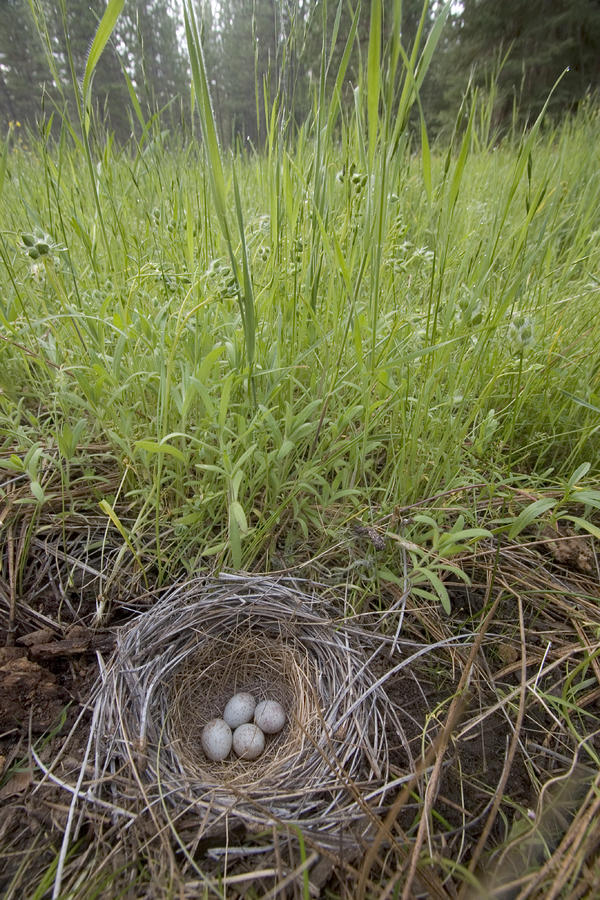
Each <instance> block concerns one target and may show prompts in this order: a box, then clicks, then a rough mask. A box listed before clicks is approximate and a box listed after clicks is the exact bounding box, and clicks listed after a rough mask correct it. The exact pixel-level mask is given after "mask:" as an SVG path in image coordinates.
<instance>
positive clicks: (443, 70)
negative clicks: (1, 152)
mask: <svg viewBox="0 0 600 900" xmlns="http://www.w3.org/2000/svg"><path fill="white" fill-rule="evenodd" d="M357 6H358V4H356V3H350V2H342V3H341V4H338V2H334V0H329V3H327V2H325V0H198V2H197V13H198V17H199V21H200V22H201V28H202V36H203V46H204V53H205V57H206V64H207V70H208V74H209V78H210V82H211V87H212V94H213V103H214V107H215V115H216V119H217V127H218V129H219V131H220V136H221V139H222V141H223V142H224V143H225V144H230V143H231V142H232V141H235V140H238V139H241V141H242V144H243V145H245V146H246V147H250V146H253V147H260V146H261V144H262V142H263V141H264V139H265V138H266V132H267V123H266V117H265V114H264V110H265V109H267V110H272V109H273V103H274V101H275V100H276V101H277V103H276V107H277V109H278V110H279V113H280V116H281V121H280V123H279V125H280V127H281V125H282V124H283V125H284V126H285V127H286V128H287V129H289V131H290V133H291V134H292V135H293V133H294V132H295V131H296V129H297V128H299V127H300V126H301V124H302V122H304V121H305V120H306V118H307V116H308V115H309V113H310V111H311V109H312V108H313V105H314V104H315V103H316V98H317V96H318V87H319V82H320V76H321V73H320V60H321V58H322V53H321V50H322V47H323V46H325V47H326V48H327V51H328V58H329V60H330V62H329V71H328V73H327V74H328V76H329V78H330V80H331V87H333V80H334V79H335V74H336V73H337V71H338V64H339V61H340V59H341V55H342V53H343V51H344V44H345V38H346V36H347V34H348V32H349V30H350V27H351V22H352V16H353V13H354V8H355V7H357ZM370 6H371V3H370V0H364V2H363V3H362V5H361V8H360V13H359V21H358V40H357V41H356V42H355V45H354V48H353V56H352V59H351V61H350V65H349V66H348V69H347V76H346V83H345V94H344V98H343V99H344V103H345V105H346V108H347V109H349V108H350V107H351V106H352V104H353V89H354V87H355V86H356V84H357V82H358V77H359V75H358V73H359V71H360V66H361V61H364V60H365V59H366V53H367V44H368V35H369V20H370ZM392 6H393V4H392V3H391V2H390V3H384V4H383V8H384V10H383V11H384V23H383V25H384V27H383V31H382V36H383V39H384V40H385V34H386V27H385V25H386V22H385V18H386V12H387V13H388V15H390V16H391V10H392ZM440 6H441V4H440V3H437V2H435V0H434V2H432V3H431V4H430V5H429V10H428V12H427V14H426V18H425V21H424V31H425V32H427V30H428V29H429V28H430V27H431V25H432V23H433V21H434V20H435V16H436V13H437V12H438V9H439V7H440ZM422 7H423V4H422V0H404V2H403V4H402V16H403V45H404V48H405V50H406V51H407V53H410V49H411V46H412V43H413V41H414V39H415V35H416V33H417V29H418V27H419V22H420V19H421V13H422ZM104 8H105V4H104V2H103V0H0V127H2V130H5V128H6V126H7V125H8V123H10V122H12V123H19V124H20V125H21V126H30V127H32V128H36V127H37V125H39V123H40V122H41V121H42V119H44V118H48V117H49V116H50V114H51V113H52V111H53V110H55V109H60V110H63V109H64V106H65V105H67V106H69V105H72V103H73V98H72V97H71V98H70V97H69V96H68V93H65V90H66V89H65V87H64V85H67V84H69V83H72V78H71V74H72V73H74V74H75V75H76V77H81V76H82V73H83V71H84V69H85V61H86V57H87V53H88V49H89V46H90V41H91V39H92V38H93V36H94V33H95V31H96V28H97V24H98V22H99V20H100V18H101V16H102V13H103V12H104ZM40 30H41V34H42V36H43V39H42V37H41V36H40ZM65 34H68V35H69V43H67V41H66V39H65ZM44 41H45V42H46V48H44V46H43V42H44ZM47 50H51V51H52V55H53V57H54V60H55V62H56V66H57V68H56V70H55V72H54V73H52V72H51V71H50V69H49V67H48V61H47V60H48V54H47V52H46V51H47ZM61 69H62V71H61ZM561 73H564V75H563V77H562V79H561V81H560V84H559V85H558V87H557V88H556V90H555V91H554V93H553V95H552V98H551V102H550V106H549V111H548V112H549V116H550V117H551V118H554V119H557V118H558V117H560V116H561V115H562V114H563V113H564V112H566V111H571V110H573V109H574V108H575V107H576V106H577V105H578V104H579V103H580V102H581V100H582V99H583V98H584V97H585V96H586V95H587V94H589V93H592V92H594V91H596V90H597V88H598V85H599V83H600V2H598V0H504V2H502V3H499V2H497V0H464V2H461V3H458V2H457V3H456V4H455V5H454V6H453V9H452V12H451V15H450V17H449V22H448V25H447V27H446V28H445V30H444V35H443V39H442V41H441V45H440V46H439V47H438V50H437V52H436V54H435V58H434V60H433V63H432V65H431V67H430V70H429V72H428V76H427V79H426V81H425V84H424V86H423V89H422V91H421V103H422V106H423V110H424V113H425V119H426V121H427V124H428V128H429V130H430V133H431V134H432V135H434V136H435V135H439V134H442V135H443V134H444V133H445V132H447V131H450V129H451V128H452V127H453V125H454V123H455V121H456V112H457V109H458V107H459V106H460V102H461V98H462V97H463V96H464V94H465V91H466V90H467V89H468V88H469V87H471V88H472V89H478V90H480V91H481V90H483V91H484V92H485V91H487V92H489V93H493V96H492V97H491V99H492V101H493V103H492V105H493V117H494V120H493V125H494V127H495V128H496V129H497V130H498V133H502V132H505V131H507V130H509V129H510V128H511V127H516V126H518V127H521V126H522V124H523V122H524V121H527V120H528V119H531V118H532V117H535V116H536V115H537V113H539V111H540V110H541V108H542V106H543V104H544V102H545V101H546V99H547V97H548V95H549V93H550V91H551V89H552V87H553V85H554V84H555V82H556V81H557V79H558V78H559V76H560V75H561ZM94 93H95V100H96V103H97V106H98V109H99V111H100V114H101V119H103V120H104V121H105V124H106V125H107V127H108V130H109V131H110V132H113V133H114V135H115V137H116V139H117V140H118V141H119V142H124V141H126V140H127V139H128V138H129V137H130V136H131V135H132V134H134V133H135V131H136V128H137V127H138V121H139V120H140V117H138V116H136V112H135V106H136V101H137V102H138V103H139V110H140V112H141V113H142V116H143V117H144V118H145V119H147V118H148V116H149V115H155V114H157V113H160V116H161V122H162V123H164V124H163V127H166V128H171V129H175V130H178V131H180V132H181V133H182V135H183V137H184V138H185V137H186V136H189V134H190V129H193V127H194V120H193V117H192V116H191V113H190V102H191V96H190V76H189V70H188V62H187V53H186V49H185V40H184V37H183V22H182V11H181V7H180V4H179V3H178V2H177V0H126V2H125V7H124V10H123V13H122V15H121V16H120V18H119V21H118V24H117V27H116V29H115V31H114V33H113V35H112V40H111V45H110V46H109V47H108V48H107V50H106V52H105V53H104V54H103V56H102V58H101V60H100V62H99V65H98V67H97V70H96V73H95V81H94ZM57 118H59V117H57Z"/></svg>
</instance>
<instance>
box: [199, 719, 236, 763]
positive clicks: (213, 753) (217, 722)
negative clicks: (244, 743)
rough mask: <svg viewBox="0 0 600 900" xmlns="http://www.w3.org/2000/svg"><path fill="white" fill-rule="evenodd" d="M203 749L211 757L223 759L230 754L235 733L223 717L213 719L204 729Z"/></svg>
mask: <svg viewBox="0 0 600 900" xmlns="http://www.w3.org/2000/svg"><path fill="white" fill-rule="evenodd" d="M201 741H202V749H203V750H204V752H205V753H206V755H207V756H208V758H209V759H213V760H221V759H225V757H226V756H229V751H230V750H231V744H232V742H233V735H232V734H231V728H230V727H229V725H228V724H227V722H224V721H223V719H211V721H210V722H208V723H207V724H206V725H205V726H204V728H203V729H202V737H201Z"/></svg>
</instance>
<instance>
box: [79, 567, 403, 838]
mask: <svg viewBox="0 0 600 900" xmlns="http://www.w3.org/2000/svg"><path fill="white" fill-rule="evenodd" d="M370 642H371V647H370V648H369V647H368V643H369V639H368V635H366V634H365V633H363V632H360V631H359V630H358V629H352V628H349V627H347V626H346V625H344V624H343V623H342V622H341V621H339V620H337V619H336V618H335V617H334V616H333V615H332V613H331V610H329V609H328V608H327V607H326V605H325V604H324V603H323V602H322V601H320V600H319V598H318V595H317V593H316V590H315V588H314V587H311V586H310V585H308V584H298V582H295V581H292V580H291V579H286V578H276V577H261V578H251V577H241V576H222V577H221V578H219V579H218V580H208V581H207V580H198V581H195V582H191V583H188V584H185V585H182V586H179V587H176V588H174V589H173V590H171V591H169V592H168V593H167V594H166V596H164V597H163V599H162V600H161V601H160V602H159V603H158V604H157V605H156V606H155V607H154V608H153V609H151V610H150V611H149V612H146V613H144V614H142V615H141V616H139V617H138V618H137V619H135V620H134V621H133V623H131V624H130V625H128V626H127V627H126V628H125V629H124V630H123V631H122V632H121V633H120V635H119V638H118V645H117V650H116V653H115V655H114V658H113V660H112V661H111V663H110V665H109V666H108V667H107V669H106V671H105V673H104V680H103V686H102V689H101V691H100V695H99V699H98V702H97V705H96V720H97V728H96V736H97V740H96V754H97V759H96V768H97V772H98V774H99V775H102V774H106V773H108V772H112V773H115V774H116V773H119V774H118V777H119V778H120V780H121V784H120V787H119V799H118V802H119V805H122V803H123V797H127V796H134V795H135V794H136V793H138V794H139V791H137V792H136V790H135V789H134V787H132V786H134V784H135V782H136V781H137V782H139V784H141V786H142V788H143V795H144V796H145V802H146V804H147V805H148V808H152V809H153V810H157V809H163V810H164V811H165V812H166V813H167V818H168V820H169V822H171V823H172V821H173V817H174V816H175V817H176V816H177V811H179V813H180V814H183V813H184V812H189V811H191V810H193V811H195V812H197V813H198V815H199V817H200V820H201V821H202V822H203V823H204V824H203V828H202V833H203V834H205V833H206V834H207V833H209V832H210V829H211V827H212V826H213V825H215V824H217V823H219V822H220V821H222V820H223V818H227V819H229V818H231V817H233V818H234V819H236V820H238V821H241V822H243V823H244V825H245V827H246V828H250V829H252V830H254V829H261V828H264V827H265V826H267V825H273V824H274V823H275V824H277V823H279V824H282V823H284V824H287V825H292V826H294V825H297V826H300V825H302V827H303V829H310V830H313V831H314V833H315V834H317V833H318V835H319V841H320V842H322V843H324V844H326V843H328V842H332V843H334V844H335V846H339V843H340V840H341V839H343V836H344V835H348V834H349V833H350V832H351V831H352V829H353V828H354V829H358V833H359V834H362V833H364V831H365V829H367V828H368V825H369V821H370V817H371V816H372V810H376V809H377V808H378V806H379V804H380V803H382V802H383V800H384V798H385V795H386V792H387V791H388V790H389V789H391V788H393V787H394V786H396V785H397V783H398V779H397V778H394V777H392V776H391V775H390V771H389V762H388V747H387V737H386V735H387V734H389V733H390V729H391V732H392V733H394V732H395V733H396V734H398V735H401V732H402V728H401V725H400V722H399V720H398V717H397V714H396V712H395V711H394V709H393V707H392V705H391V704H390V703H389V701H388V698H387V695H386V693H385V689H384V685H383V681H384V679H383V680H381V679H380V680H379V681H378V679H377V678H376V677H375V675H374V674H373V672H372V669H371V663H372V661H373V659H374V658H375V657H376V656H377V655H378V653H379V649H380V648H381V643H380V642H379V645H378V646H377V643H375V644H374V642H373V640H372V639H371V641H370ZM240 690H247V691H251V692H252V693H253V694H254V695H255V696H256V698H257V699H265V698H271V699H277V700H279V701H280V702H281V703H282V704H283V706H284V708H285V710H286V714H287V722H286V725H285V727H284V729H283V731H282V732H280V734H278V735H275V736H272V737H270V738H268V741H267V746H266V749H265V752H264V754H263V755H262V756H261V757H260V758H259V759H258V760H256V761H253V762H246V761H243V760H241V759H235V758H233V757H230V758H228V759H227V760H225V761H222V762H211V761H209V760H208V759H207V758H206V757H205V756H204V754H203V752H202V749H201V744H200V734H201V731H202V728H203V726H204V725H205V724H206V722H207V721H209V720H210V719H212V718H214V717H216V716H220V715H222V712H223V708H224V706H225V703H226V702H227V700H228V699H229V698H230V697H231V696H232V695H233V694H234V693H236V692H238V691H240ZM123 782H124V783H123ZM128 782H129V786H128V784H127V783H128ZM113 783H115V782H113ZM367 797H369V798H373V797H374V798H375V800H374V802H372V803H370V804H369V805H367V804H366V798H367ZM355 836H356V835H355Z"/></svg>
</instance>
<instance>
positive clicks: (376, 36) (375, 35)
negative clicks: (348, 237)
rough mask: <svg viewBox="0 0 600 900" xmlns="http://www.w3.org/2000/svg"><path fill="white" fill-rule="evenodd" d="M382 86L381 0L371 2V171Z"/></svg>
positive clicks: (369, 82)
mask: <svg viewBox="0 0 600 900" xmlns="http://www.w3.org/2000/svg"><path fill="white" fill-rule="evenodd" d="M380 86H381V0H372V2H371V22H370V26H369V56H368V62H367V121H368V124H369V171H371V169H372V168H373V159H374V157H375V147H376V144H377V132H378V129H379V91H380Z"/></svg>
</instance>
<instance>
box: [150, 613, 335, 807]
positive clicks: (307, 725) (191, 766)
mask: <svg viewBox="0 0 600 900" xmlns="http://www.w3.org/2000/svg"><path fill="white" fill-rule="evenodd" d="M317 677H318V675H317V672H316V668H315V664H314V662H311V660H310V658H309V656H308V654H307V653H306V651H304V652H302V651H301V649H300V648H299V647H295V646H289V645H287V644H286V643H285V642H284V641H283V640H282V639H281V637H280V636H276V635H275V636H273V637H272V638H267V637H264V636H261V635H259V634H256V633H254V632H253V631H252V630H251V629H247V630H246V631H245V632H242V633H240V634H235V635H233V636H232V637H231V638H229V639H227V640H223V641H209V642H207V643H206V644H204V645H203V644H201V645H200V648H199V649H198V650H197V651H196V652H194V653H192V654H190V656H189V657H188V658H187V659H186V661H185V663H184V664H183V665H182V666H181V668H180V669H178V670H177V671H176V672H175V674H174V676H173V678H172V681H171V685H170V686H169V688H170V689H169V701H168V706H169V714H168V718H167V721H166V723H165V734H166V738H167V740H169V741H170V742H171V743H172V745H173V747H174V748H177V749H176V752H177V754H178V756H179V759H180V761H181V764H182V766H183V767H184V768H185V769H186V771H187V772H188V773H189V774H190V775H193V776H194V777H196V778H198V779H201V780H206V781H207V783H208V782H211V781H212V782H213V783H214V784H215V785H218V784H223V785H225V784H226V785H227V786H228V787H230V788H231V787H234V786H236V784H237V783H238V781H239V782H240V783H242V784H243V786H244V788H245V790H246V791H252V789H253V787H256V786H258V783H259V782H262V783H263V787H264V780H265V779H266V778H269V779H273V778H274V777H276V776H277V774H278V773H281V772H282V770H285V769H286V767H287V766H288V765H289V764H290V761H292V760H293V759H294V758H295V757H296V756H297V755H298V754H300V753H302V752H303V749H304V744H305V742H306V741H309V742H310V743H311V744H315V743H316V742H317V741H318V732H319V728H320V727H321V723H322V713H321V710H320V709H319V705H318V702H317V697H316V695H315V693H314V690H311V687H310V686H311V684H314V683H315V681H316V679H317ZM240 691H246V692H248V693H250V694H252V696H253V697H254V699H255V700H256V702H257V703H258V702H260V701H261V700H277V701H278V702H279V703H280V704H281V705H282V706H283V708H284V710H285V713H286V722H285V725H284V727H283V729H282V730H281V731H280V732H279V733H278V734H274V735H265V740H266V745H265V749H264V751H263V753H262V754H261V756H260V757H259V758H258V759H256V760H252V761H247V760H243V759H240V758H239V757H237V756H236V755H235V753H234V752H233V751H232V752H231V753H230V755H229V756H228V757H227V759H225V760H221V761H213V760H210V759H208V758H207V757H206V756H205V754H204V751H203V750H202V745H201V733H202V729H203V728H204V726H205V725H206V723H207V722H209V721H210V720H211V719H215V718H222V717H223V710H224V709H225V705H226V703H227V701H228V700H230V699H231V697H232V696H233V695H234V694H237V693H239V692H240Z"/></svg>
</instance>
